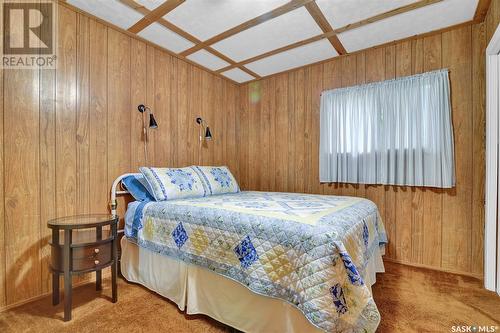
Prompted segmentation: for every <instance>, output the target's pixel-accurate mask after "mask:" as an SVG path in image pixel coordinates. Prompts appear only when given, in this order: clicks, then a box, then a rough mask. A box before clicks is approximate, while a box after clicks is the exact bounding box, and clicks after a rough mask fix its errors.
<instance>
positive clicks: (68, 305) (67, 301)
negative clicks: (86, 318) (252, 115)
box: [63, 230, 72, 321]
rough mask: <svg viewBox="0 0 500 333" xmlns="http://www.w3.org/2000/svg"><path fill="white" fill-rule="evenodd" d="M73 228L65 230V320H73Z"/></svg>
mask: <svg viewBox="0 0 500 333" xmlns="http://www.w3.org/2000/svg"><path fill="white" fill-rule="evenodd" d="M71 236H72V234H71V230H64V255H63V256H64V265H63V267H64V321H68V320H71V298H72V295H71V292H72V290H71V289H72V288H71V287H72V286H71V271H70V260H71V253H70V250H71V248H70V246H71V238H72V237H71Z"/></svg>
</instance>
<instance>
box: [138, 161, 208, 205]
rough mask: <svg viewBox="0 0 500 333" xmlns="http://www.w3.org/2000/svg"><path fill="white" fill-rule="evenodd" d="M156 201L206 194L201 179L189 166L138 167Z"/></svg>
mask: <svg viewBox="0 0 500 333" xmlns="http://www.w3.org/2000/svg"><path fill="white" fill-rule="evenodd" d="M139 170H140V171H141V173H142V174H143V175H144V178H145V179H146V181H147V182H148V184H149V187H150V189H151V194H152V195H153V196H154V198H155V199H156V201H164V200H174V199H182V198H197V197H204V196H206V195H207V192H206V190H205V186H204V184H203V181H202V179H201V178H200V176H199V175H198V173H197V172H195V171H194V170H193V168H191V167H186V168H150V167H141V168H139Z"/></svg>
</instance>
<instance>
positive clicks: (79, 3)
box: [66, 0, 143, 29]
mask: <svg viewBox="0 0 500 333" xmlns="http://www.w3.org/2000/svg"><path fill="white" fill-rule="evenodd" d="M66 2H67V3H69V4H70V5H73V6H75V7H78V8H80V9H81V10H83V11H85V12H87V13H89V14H92V15H94V16H96V17H98V18H100V19H102V20H104V21H107V22H110V23H112V24H114V25H116V26H118V27H120V28H122V29H128V28H130V27H131V26H132V25H134V24H135V23H136V22H137V21H139V20H140V19H141V18H142V17H143V16H142V15H141V14H140V13H138V12H137V11H135V10H133V9H131V8H129V7H127V6H126V5H124V4H122V3H120V2H119V1H116V0H107V1H102V0H67V1H66Z"/></svg>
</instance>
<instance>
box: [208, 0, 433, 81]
mask: <svg viewBox="0 0 500 333" xmlns="http://www.w3.org/2000/svg"><path fill="white" fill-rule="evenodd" d="M441 1H443V0H420V1H417V2H414V3H412V4H409V5H406V6H402V7H399V8H396V9H393V10H390V11H388V12H385V13H382V14H378V15H375V16H372V17H369V18H367V19H364V20H361V21H358V22H355V23H351V24H348V25H345V26H343V27H340V28H338V29H334V30H332V31H329V32H325V33H322V34H320V35H316V36H313V37H310V38H307V39H304V40H301V41H298V42H295V43H292V44H288V45H285V46H283V47H280V48H277V49H274V50H271V51H268V52H266V53H263V54H260V55H257V56H255V57H252V58H248V59H245V60H242V61H240V62H237V63H236V64H235V65H231V66H226V67H224V68H221V69H219V70H217V71H216V72H218V73H219V72H222V71H227V70H228V69H231V68H234V67H235V66H241V65H246V64H249V63H251V62H254V61H257V60H260V59H263V58H267V57H269V56H272V55H275V54H278V53H281V52H285V51H288V50H291V49H294V48H296V47H300V46H303V45H307V44H311V43H314V42H317V41H319V40H322V39H324V38H330V37H332V36H336V35H337V34H339V33H341V32H346V31H349V30H352V29H357V28H360V27H362V26H365V25H367V24H370V23H374V22H377V21H380V20H383V19H386V18H389V17H392V16H395V15H398V14H402V13H406V12H409V11H411V10H414V9H418V8H422V7H425V6H429V5H432V4H434V3H437V2H441ZM346 53H348V52H347V51H346Z"/></svg>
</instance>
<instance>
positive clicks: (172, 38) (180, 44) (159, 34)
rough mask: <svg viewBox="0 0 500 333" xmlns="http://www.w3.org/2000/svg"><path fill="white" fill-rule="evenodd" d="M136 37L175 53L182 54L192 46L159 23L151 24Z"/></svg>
mask: <svg viewBox="0 0 500 333" xmlns="http://www.w3.org/2000/svg"><path fill="white" fill-rule="evenodd" d="M138 35H139V36H141V37H142V38H144V39H147V40H149V41H150V42H152V43H155V44H157V45H159V46H161V47H163V48H165V49H167V50H170V51H172V52H176V53H179V52H182V51H184V50H186V49H188V48H190V47H192V46H193V45H194V44H193V43H191V42H190V41H188V40H187V39H185V38H184V37H182V36H179V35H178V34H176V33H175V32H173V31H171V30H169V29H167V28H165V27H164V26H162V25H160V24H159V23H153V24H151V25H150V26H148V27H146V28H145V29H144V30H142V31H141V32H139V34H138Z"/></svg>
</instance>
